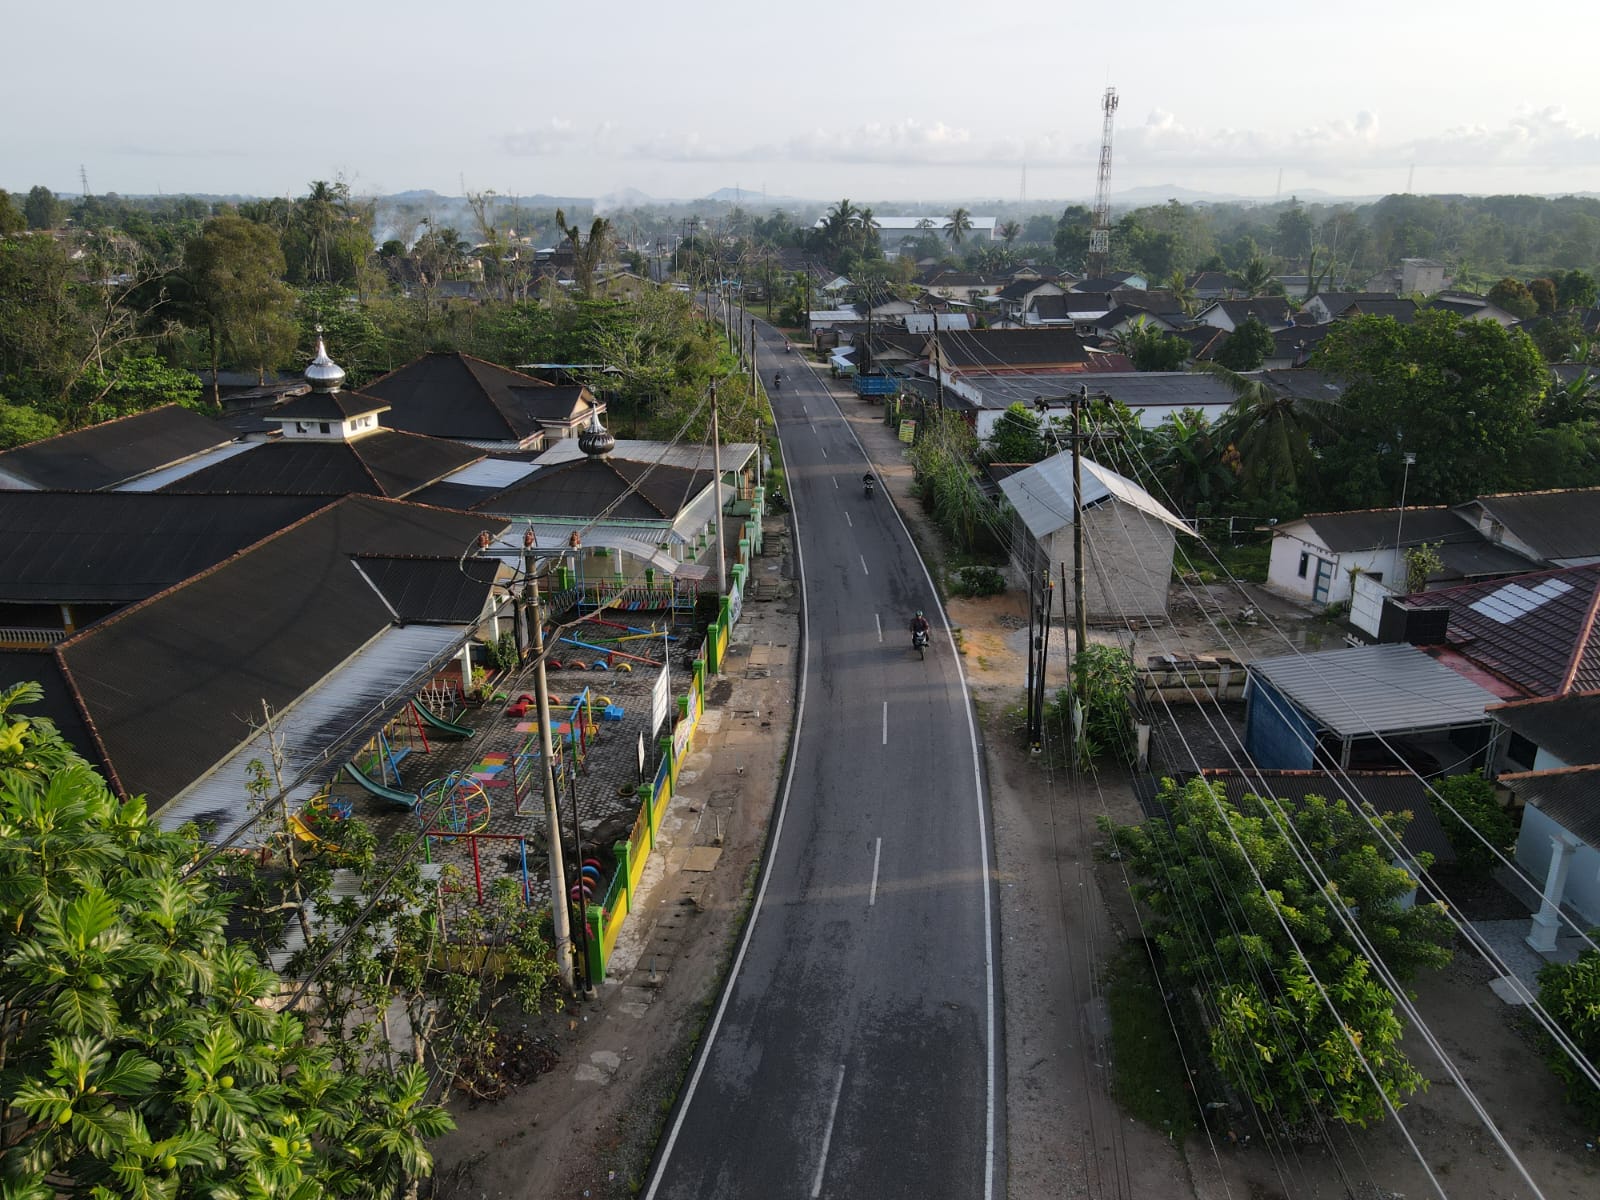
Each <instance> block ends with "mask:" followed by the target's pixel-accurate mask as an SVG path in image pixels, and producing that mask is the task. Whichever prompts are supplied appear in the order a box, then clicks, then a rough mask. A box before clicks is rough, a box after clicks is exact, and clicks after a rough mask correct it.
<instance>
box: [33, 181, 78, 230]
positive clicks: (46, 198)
mask: <svg viewBox="0 0 1600 1200" xmlns="http://www.w3.org/2000/svg"><path fill="white" fill-rule="evenodd" d="M22 215H23V216H25V217H26V218H27V219H28V228H29V229H55V228H58V227H59V226H60V224H61V222H62V221H64V220H65V219H66V215H67V206H66V205H65V204H63V203H61V201H60V199H58V198H57V196H56V194H55V193H54V192H52V191H51V190H50V189H49V188H47V187H44V186H43V185H41V184H35V185H34V186H33V187H31V188H29V189H28V198H27V199H26V200H24V201H23V202H22Z"/></svg>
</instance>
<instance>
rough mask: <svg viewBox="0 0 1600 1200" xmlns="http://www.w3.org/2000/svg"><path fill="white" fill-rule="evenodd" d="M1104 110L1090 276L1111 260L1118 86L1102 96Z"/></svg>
mask: <svg viewBox="0 0 1600 1200" xmlns="http://www.w3.org/2000/svg"><path fill="white" fill-rule="evenodd" d="M1100 111H1101V112H1103V113H1105V115H1106V120H1105V128H1104V130H1103V131H1102V133H1101V134H1100V173H1099V176H1098V178H1097V179H1096V181H1095V187H1094V227H1093V228H1091V229H1090V230H1089V261H1088V267H1087V269H1088V274H1089V278H1091V279H1100V278H1103V277H1104V276H1105V273H1106V269H1107V267H1109V266H1110V262H1111V125H1112V121H1113V119H1114V118H1115V117H1116V114H1117V89H1116V88H1114V87H1108V88H1107V89H1106V94H1105V95H1104V96H1102V97H1100Z"/></svg>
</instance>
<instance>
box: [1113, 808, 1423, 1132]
mask: <svg viewBox="0 0 1600 1200" xmlns="http://www.w3.org/2000/svg"><path fill="white" fill-rule="evenodd" d="M1159 799H1160V802H1161V804H1162V805H1163V806H1164V808H1165V810H1166V812H1167V814H1168V818H1169V819H1168V820H1150V821H1146V822H1145V823H1144V824H1142V825H1138V826H1132V827H1117V828H1115V829H1114V830H1113V832H1114V834H1115V837H1116V844H1117V847H1118V849H1119V850H1120V851H1121V852H1122V854H1123V856H1124V858H1125V859H1126V860H1127V862H1128V864H1129V869H1130V871H1131V872H1132V874H1133V875H1134V876H1135V877H1136V879H1137V883H1136V885H1135V893H1136V896H1137V897H1138V899H1139V900H1140V901H1141V902H1142V903H1143V904H1145V905H1146V906H1147V907H1148V908H1149V909H1150V911H1151V913H1152V914H1153V929H1154V933H1155V937H1156V939H1157V941H1158V943H1159V945H1160V947H1161V950H1162V954H1163V958H1164V961H1165V962H1166V963H1167V964H1168V966H1169V968H1170V969H1171V970H1172V971H1173V972H1174V973H1175V974H1176V975H1177V976H1178V977H1179V978H1180V979H1182V980H1183V981H1184V982H1185V983H1186V984H1188V985H1189V986H1191V987H1193V988H1194V989H1195V990H1196V992H1197V994H1198V995H1199V997H1200V1003H1201V1006H1202V1009H1203V1011H1204V1012H1205V1013H1206V1015H1207V1018H1208V1021H1209V1024H1210V1028H1211V1036H1210V1046H1209V1052H1210V1056H1211V1058H1212V1061H1213V1062H1214V1063H1215V1064H1216V1066H1217V1067H1218V1068H1219V1069H1220V1070H1221V1071H1222V1072H1223V1074H1224V1075H1225V1076H1226V1077H1227V1079H1228V1080H1229V1082H1230V1083H1231V1084H1232V1085H1233V1086H1234V1087H1235V1088H1236V1089H1237V1090H1239V1091H1241V1092H1243V1093H1245V1094H1248V1095H1249V1096H1250V1097H1251V1098H1252V1099H1253V1100H1254V1101H1255V1102H1256V1104H1257V1105H1258V1106H1259V1107H1260V1108H1261V1110H1262V1111H1263V1113H1264V1114H1266V1116H1267V1117H1268V1118H1269V1119H1270V1120H1272V1121H1273V1123H1274V1124H1276V1125H1278V1126H1279V1127H1280V1128H1283V1129H1286V1130H1290V1131H1301V1130H1305V1129H1307V1128H1308V1127H1310V1126H1312V1125H1313V1124H1315V1123H1316V1122H1317V1121H1319V1120H1321V1121H1328V1120H1331V1121H1337V1122H1342V1123H1345V1124H1355V1125H1366V1124H1368V1123H1370V1122H1372V1121H1376V1120H1381V1119H1382V1118H1383V1116H1384V1114H1385V1111H1386V1109H1385V1097H1387V1099H1388V1101H1389V1102H1391V1103H1393V1104H1395V1105H1396V1106H1398V1105H1400V1104H1401V1103H1403V1102H1404V1099H1405V1097H1406V1096H1408V1095H1409V1094H1411V1093H1412V1092H1415V1091H1416V1090H1417V1089H1418V1088H1420V1087H1422V1086H1424V1084H1425V1080H1424V1078H1423V1076H1422V1075H1421V1074H1420V1073H1419V1072H1418V1071H1417V1070H1416V1069H1415V1068H1414V1067H1412V1065H1411V1063H1410V1062H1409V1061H1408V1060H1407V1059H1406V1057H1405V1055H1404V1053H1403V1052H1402V1050H1401V1048H1400V1037H1401V1033H1402V1030H1403V1026H1402V1023H1401V1021H1400V1018H1399V1017H1398V1016H1397V1015H1396V1012H1395V999H1394V996H1393V995H1392V994H1391V993H1390V992H1389V990H1388V989H1387V988H1386V987H1384V986H1383V985H1382V983H1381V982H1379V980H1378V979H1377V978H1376V976H1375V974H1374V972H1373V970H1372V968H1371V965H1370V963H1369V962H1368V960H1367V958H1366V957H1365V956H1364V954H1363V952H1362V950H1361V949H1360V948H1359V946H1358V943H1357V942H1356V941H1355V939H1354V937H1353V936H1352V935H1351V933H1350V932H1348V930H1347V929H1346V927H1345V924H1344V922H1345V921H1349V922H1352V923H1353V924H1355V925H1356V926H1358V927H1359V928H1360V929H1361V931H1362V932H1363V934H1364V935H1365V936H1366V937H1367V938H1369V939H1370V941H1371V943H1372V945H1373V948H1374V950H1375V951H1376V953H1377V954H1378V955H1380V956H1381V957H1382V959H1383V961H1384V962H1385V963H1386V964H1387V965H1388V967H1389V969H1390V970H1391V971H1393V973H1394V975H1395V977H1396V978H1397V979H1399V980H1400V981H1401V982H1402V983H1403V982H1405V981H1406V980H1409V979H1411V978H1412V977H1413V976H1414V975H1415V974H1416V972H1417V971H1419V970H1421V969H1424V968H1437V967H1440V966H1443V965H1444V964H1445V963H1447V962H1449V960H1450V957H1451V945H1452V941H1453V930H1452V928H1451V926H1450V923H1449V919H1448V917H1447V916H1446V915H1445V913H1444V912H1443V911H1442V910H1441V909H1440V908H1439V907H1438V906H1436V905H1428V904H1420V905H1416V906H1414V907H1412V908H1409V909H1406V908H1402V907H1401V905H1400V901H1401V899H1402V898H1403V897H1405V896H1406V895H1407V894H1408V893H1409V892H1410V891H1411V890H1412V888H1413V887H1414V884H1415V880H1414V879H1413V878H1412V877H1411V875H1410V874H1409V873H1408V872H1407V871H1405V870H1403V869H1401V868H1398V867H1395V866H1393V865H1391V861H1390V860H1391V858H1392V856H1393V850H1392V849H1391V846H1392V845H1393V844H1397V843H1398V841H1399V838H1400V835H1401V833H1402V832H1403V830H1404V828H1405V824H1406V818H1405V817H1404V816H1401V815H1383V814H1379V813H1377V812H1375V811H1374V810H1372V809H1371V808H1370V806H1368V807H1367V809H1366V811H1365V815H1364V816H1363V815H1362V814H1361V813H1357V812H1355V811H1352V809H1351V808H1350V806H1349V805H1348V804H1347V803H1346V802H1345V801H1344V800H1342V799H1336V800H1325V799H1322V798H1321V797H1316V796H1312V797H1308V798H1307V799H1306V801H1305V802H1304V803H1303V804H1299V805H1297V806H1295V807H1293V808H1291V807H1289V806H1287V805H1285V804H1283V803H1280V802H1278V801H1276V800H1272V799H1267V798H1259V797H1246V798H1245V799H1244V800H1243V801H1242V802H1241V803H1240V804H1238V805H1234V804H1232V803H1230V802H1229V801H1228V800H1227V799H1226V797H1225V795H1224V793H1223V791H1222V788H1221V786H1220V785H1213V784H1210V783H1207V782H1206V781H1205V780H1203V779H1193V780H1191V781H1190V782H1189V783H1188V784H1187V785H1185V786H1182V787H1180V786H1178V785H1177V784H1176V783H1174V782H1173V781H1172V780H1167V781H1165V782H1164V783H1163V786H1162V789H1161V794H1160V797H1159ZM1369 822H1371V823H1372V825H1376V826H1377V827H1380V828H1383V829H1385V830H1386V831H1387V833H1386V837H1385V838H1384V839H1382V840H1380V838H1379V837H1378V836H1377V835H1376V834H1375V833H1374V831H1373V828H1372V825H1369ZM1306 864H1316V868H1317V876H1316V877H1313V875H1312V874H1311V873H1310V871H1309V870H1308V868H1307V865H1306ZM1423 865H1424V866H1426V865H1428V863H1427V862H1426V860H1424V862H1423ZM1323 876H1325V877H1326V878H1325V879H1324V878H1323ZM1341 917H1342V918H1343V919H1342V920H1341ZM1330 1002H1331V1006H1330ZM1352 1042H1353V1043H1354V1046H1353V1045H1352ZM1355 1046H1359V1047H1360V1054H1359V1055H1358V1054H1357V1052H1356V1050H1355V1048H1354V1047H1355ZM1363 1060H1364V1063H1365V1066H1364V1065H1363ZM1368 1067H1370V1069H1371V1071H1372V1074H1373V1076H1374V1077H1376V1079H1377V1082H1378V1088H1381V1092H1380V1090H1378V1088H1374V1087H1373V1083H1372V1079H1371V1078H1369V1076H1368V1074H1367V1069H1366V1068H1368Z"/></svg>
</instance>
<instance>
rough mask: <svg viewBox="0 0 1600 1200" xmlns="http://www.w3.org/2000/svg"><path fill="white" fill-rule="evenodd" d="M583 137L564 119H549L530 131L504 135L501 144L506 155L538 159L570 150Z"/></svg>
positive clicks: (574, 126)
mask: <svg viewBox="0 0 1600 1200" xmlns="http://www.w3.org/2000/svg"><path fill="white" fill-rule="evenodd" d="M584 136H585V135H584V134H583V133H582V132H581V131H580V130H579V129H578V127H577V126H576V125H575V124H573V123H572V122H571V121H569V120H567V119H566V118H565V117H549V118H547V119H546V120H544V121H543V122H541V123H540V124H538V125H535V126H534V127H533V128H532V129H524V130H519V131H517V132H516V133H508V134H506V136H505V138H504V139H503V144H504V146H505V151H506V153H507V154H515V155H518V156H519V157H528V158H539V157H544V156H546V155H552V154H560V153H561V152H562V151H564V150H570V149H572V148H573V147H574V146H576V145H578V143H580V142H581V141H583V140H584Z"/></svg>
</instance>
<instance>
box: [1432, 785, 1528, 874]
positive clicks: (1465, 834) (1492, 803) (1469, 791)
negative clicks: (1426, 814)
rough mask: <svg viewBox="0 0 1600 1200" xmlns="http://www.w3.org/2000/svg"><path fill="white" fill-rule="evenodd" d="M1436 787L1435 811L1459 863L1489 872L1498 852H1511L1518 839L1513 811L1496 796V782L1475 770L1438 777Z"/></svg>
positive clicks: (1474, 871) (1478, 871)
mask: <svg viewBox="0 0 1600 1200" xmlns="http://www.w3.org/2000/svg"><path fill="white" fill-rule="evenodd" d="M1433 787H1434V790H1435V791H1437V792H1438V793H1439V795H1438V797H1437V798H1436V799H1435V800H1434V801H1433V807H1434V811H1435V812H1436V813H1437V814H1438V816H1439V824H1440V825H1442V826H1443V827H1444V835H1445V837H1447V838H1449V839H1450V848H1451V849H1452V850H1454V851H1455V852H1456V863H1457V865H1458V866H1459V867H1460V868H1461V869H1462V870H1464V871H1467V872H1470V873H1472V874H1476V875H1488V874H1489V873H1490V872H1491V871H1493V870H1494V869H1495V866H1496V865H1497V864H1498V863H1499V861H1500V860H1499V859H1498V858H1497V857H1496V856H1495V853H1494V852H1495V851H1496V850H1498V851H1500V853H1501V854H1507V855H1509V854H1510V853H1511V851H1512V849H1513V848H1514V846H1515V843H1516V840H1517V830H1516V826H1515V824H1514V823H1513V821H1512V819H1511V814H1510V813H1509V812H1507V811H1506V810H1505V808H1503V807H1502V806H1501V805H1500V803H1499V802H1498V801H1497V800H1495V798H1494V784H1492V783H1490V782H1489V781H1488V780H1487V779H1485V778H1484V777H1483V773H1482V772H1481V771H1473V772H1472V773H1471V774H1468V775H1449V776H1446V777H1445V778H1444V779H1437V780H1434V782H1433ZM1485 842H1487V843H1488V844H1487V845H1485V844H1484V843H1485Z"/></svg>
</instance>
